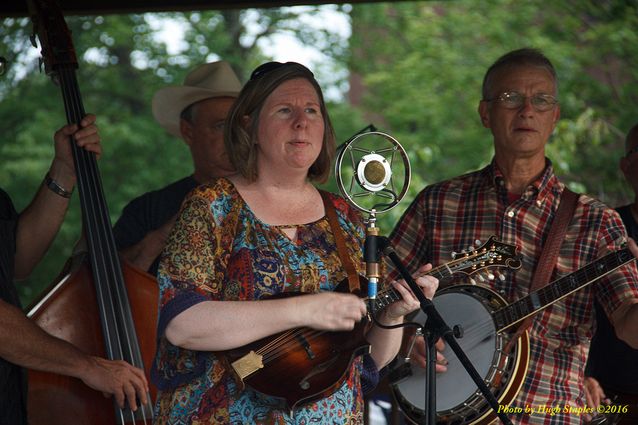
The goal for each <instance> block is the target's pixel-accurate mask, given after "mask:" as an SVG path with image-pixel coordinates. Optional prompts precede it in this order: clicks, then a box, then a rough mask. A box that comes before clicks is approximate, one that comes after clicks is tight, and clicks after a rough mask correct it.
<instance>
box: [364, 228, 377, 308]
mask: <svg viewBox="0 0 638 425" xmlns="http://www.w3.org/2000/svg"><path fill="white" fill-rule="evenodd" d="M378 237H379V228H378V227H374V222H372V223H371V225H370V226H369V227H368V228H367V229H366V240H365V243H364V245H363V258H364V261H365V263H366V278H367V279H368V298H369V299H372V300H374V299H376V297H377V285H378V282H379V277H381V274H380V271H379V257H380V255H379V249H378V245H377V240H378Z"/></svg>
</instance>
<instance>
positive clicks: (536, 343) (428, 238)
mask: <svg viewBox="0 0 638 425" xmlns="http://www.w3.org/2000/svg"><path fill="white" fill-rule="evenodd" d="M564 187H565V186H564V185H563V184H562V183H561V182H560V181H559V180H558V178H557V177H556V176H555V174H554V171H553V167H552V165H551V162H550V161H549V160H547V166H546V167H545V170H544V172H543V174H542V175H541V176H540V177H539V178H538V180H536V181H534V182H533V183H532V184H530V185H529V187H527V189H526V190H525V192H524V193H523V194H522V196H521V197H520V198H519V199H516V200H514V201H513V202H511V203H510V201H509V200H508V193H507V190H506V188H505V184H504V180H503V176H502V174H501V173H500V171H499V170H498V168H497V167H496V165H495V163H494V161H493V162H492V164H490V165H488V166H487V167H485V168H484V169H482V170H480V171H476V172H473V173H469V174H466V175H463V176H460V177H457V178H453V179H451V180H447V181H444V182H441V183H438V184H434V185H431V186H428V187H426V188H425V189H424V190H423V191H422V192H421V193H420V194H419V195H418V196H417V198H416V199H415V200H414V202H413V203H412V204H411V205H410V207H409V208H408V209H407V210H406V212H405V213H404V215H403V217H402V218H401V220H400V221H399V223H398V224H397V226H396V227H395V229H394V231H393V233H392V235H391V237H390V239H391V243H392V244H393V246H394V248H395V250H396V252H397V254H398V255H399V257H400V258H402V259H403V261H404V262H405V264H406V266H407V268H408V269H409V270H410V271H411V272H415V271H416V269H417V268H418V267H419V266H420V265H423V264H425V263H428V262H431V263H432V264H433V265H434V266H437V265H440V264H443V263H446V262H448V261H450V253H451V252H453V251H457V252H458V251H461V250H463V249H467V248H468V247H469V246H472V245H475V243H476V242H475V241H476V240H480V241H482V242H485V241H487V239H488V238H489V237H490V236H491V235H496V236H497V237H498V238H499V239H500V240H501V241H503V242H505V243H509V244H513V245H515V246H517V247H518V249H519V252H520V254H521V257H522V258H521V259H522V262H523V264H522V267H521V268H520V269H519V270H504V269H499V270H496V271H498V272H499V273H501V274H503V275H505V279H504V280H501V279H494V280H493V281H488V282H486V283H485V284H486V285H488V286H489V287H491V288H492V289H493V290H495V291H497V292H498V293H499V294H500V295H501V296H503V297H504V298H505V299H506V300H508V302H512V301H514V300H516V299H518V298H520V297H523V296H525V295H527V293H528V289H529V284H530V281H531V279H532V275H533V272H534V270H535V267H536V263H537V261H538V259H539V256H540V254H541V251H542V248H543V244H544V243H545V240H546V238H547V235H548V233H549V229H550V225H551V223H552V220H553V218H554V216H555V214H556V210H557V208H558V204H559V203H560V196H561V193H562V191H563V188H564ZM625 239H626V232H625V229H624V227H623V224H622V221H621V220H620V218H619V216H618V214H617V213H616V212H615V211H614V210H612V209H610V208H608V207H606V206H605V205H604V204H603V203H601V202H599V201H597V200H594V199H592V198H590V197H588V196H586V195H581V197H580V200H579V202H578V204H577V206H576V210H575V212H574V216H573V217H572V219H571V221H570V223H569V227H568V229H567V233H566V235H565V240H564V241H563V243H562V245H561V248H560V254H559V257H558V263H557V266H556V267H555V269H554V271H553V274H552V278H551V280H550V281H554V280H555V279H556V278H558V277H560V276H563V275H565V274H568V273H571V272H573V271H575V270H577V269H580V268H582V267H583V266H585V265H586V264H588V263H590V262H592V261H594V260H596V259H597V258H599V257H601V256H602V255H604V254H606V253H608V252H609V250H616V249H619V248H620V247H621V244H622V243H623V242H624V241H625ZM391 276H392V277H394V278H396V273H395V272H394V273H393V274H392V275H391ZM637 277H638V274H637V270H636V266H635V263H634V262H631V263H630V264H629V265H625V266H623V267H620V268H619V269H617V270H616V271H614V272H612V273H610V274H608V275H607V276H606V277H604V278H602V279H600V280H598V281H597V282H596V283H595V284H592V285H589V286H586V287H585V288H582V289H581V290H579V291H577V292H575V293H574V294H571V295H569V296H567V297H565V298H563V299H562V300H560V301H558V302H556V303H554V304H553V305H551V306H550V307H548V308H546V309H545V310H543V311H542V312H540V313H538V314H537V315H536V316H535V318H534V320H533V325H532V328H531V329H530V340H531V341H530V343H531V359H530V365H529V368H528V371H527V375H526V378H525V381H524V384H523V387H522V388H521V391H520V392H519V394H518V396H517V398H516V399H515V400H514V401H513V402H512V403H511V406H512V407H515V406H520V407H522V408H525V406H530V407H532V408H535V409H537V408H538V407H539V406H541V405H545V406H546V407H547V408H548V409H550V408H552V407H556V406H558V407H560V408H561V409H563V408H564V407H565V406H566V405H569V406H572V407H583V406H585V393H584V387H583V371H584V365H585V361H586V358H587V352H588V350H589V341H590V339H591V336H592V330H593V327H594V326H595V323H594V319H595V314H594V310H593V308H592V303H593V299H594V298H596V299H598V301H599V302H600V304H601V305H602V306H603V308H604V309H605V311H606V313H607V315H608V316H609V315H610V314H611V312H612V311H614V310H615V309H616V308H617V307H618V306H619V305H620V304H621V303H622V302H623V301H624V300H626V299H628V298H638V285H637V283H636V282H637V280H636V278H637ZM453 283H467V279H463V278H462V277H455V278H452V279H451V280H450V281H446V282H442V285H441V286H443V285H445V286H447V284H453ZM462 373H464V372H462ZM510 417H511V418H512V420H514V422H515V423H525V424H527V423H534V424H541V423H544V424H550V423H551V424H559V423H560V424H580V423H581V420H582V417H580V416H578V415H576V414H574V413H571V414H557V415H554V416H550V415H549V414H540V415H539V414H534V415H529V414H525V413H523V414H520V415H510Z"/></svg>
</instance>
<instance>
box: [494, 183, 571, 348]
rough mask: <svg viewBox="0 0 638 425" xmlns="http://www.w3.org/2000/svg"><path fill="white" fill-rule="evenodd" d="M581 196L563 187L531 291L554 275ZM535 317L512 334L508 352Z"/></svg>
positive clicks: (530, 318)
mask: <svg viewBox="0 0 638 425" xmlns="http://www.w3.org/2000/svg"><path fill="white" fill-rule="evenodd" d="M579 197H580V195H579V194H577V193H574V192H572V191H571V190H569V189H568V188H567V186H565V188H564V189H563V193H562V194H561V197H560V204H559V205H558V211H556V217H554V221H553V222H552V227H551V228H550V229H549V234H548V235H547V240H546V241H545V245H544V246H543V252H542V253H541V256H540V258H539V259H538V263H537V264H536V270H535V271H534V277H533V278H532V281H531V283H530V286H529V293H532V292H534V291H536V290H537V289H540V288H542V287H543V286H545V285H547V284H548V283H549V279H550V277H551V276H552V272H553V271H554V267H555V266H556V261H557V260H558V253H559V251H560V246H561V244H562V242H563V239H565V233H566V232H567V225H568V224H569V220H571V218H572V217H573V216H574V210H575V209H576V204H577V203H578V198H579ZM533 318H534V315H532V316H529V317H527V318H526V319H525V320H523V322H522V323H521V324H520V326H519V327H518V328H517V329H516V332H515V333H514V334H513V335H512V338H511V339H510V341H509V342H508V344H507V346H506V349H505V352H506V353H507V352H509V349H510V348H511V346H512V345H513V344H514V343H515V342H516V341H517V340H518V337H519V336H521V335H522V334H523V332H525V331H526V330H527V329H529V328H530V327H531V326H532V320H533Z"/></svg>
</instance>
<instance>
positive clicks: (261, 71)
mask: <svg viewBox="0 0 638 425" xmlns="http://www.w3.org/2000/svg"><path fill="white" fill-rule="evenodd" d="M284 66H295V67H301V68H304V69H305V70H306V71H307V72H309V73H310V75H312V76H314V74H313V73H312V72H311V71H310V70H309V69H308V68H306V67H305V66H303V65H301V64H300V63H297V62H275V61H273V62H266V63H264V64H261V65H259V66H258V67H257V68H255V70H254V71H253V72H252V74H250V81H254V80H257V79H259V78H261V77H263V76H264V75H266V74H268V73H269V72H271V71H274V70H275V69H279V68H283V67H284Z"/></svg>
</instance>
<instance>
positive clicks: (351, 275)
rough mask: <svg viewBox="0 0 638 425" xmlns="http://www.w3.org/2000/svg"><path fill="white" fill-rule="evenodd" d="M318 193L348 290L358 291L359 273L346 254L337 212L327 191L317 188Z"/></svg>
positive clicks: (346, 249)
mask: <svg viewBox="0 0 638 425" xmlns="http://www.w3.org/2000/svg"><path fill="white" fill-rule="evenodd" d="M319 193H320V194H321V199H322V200H323V206H324V209H325V210H326V216H328V222H329V223H330V228H331V229H332V234H333V235H334V238H335V244H336V245H337V252H338V254H339V259H341V265H342V266H343V268H344V270H345V271H346V273H347V274H348V286H349V288H350V292H359V290H360V289H361V288H360V287H359V273H357V269H356V267H355V266H354V263H353V262H352V259H351V258H350V256H349V255H348V248H347V247H346V240H345V237H344V236H343V231H342V230H341V226H339V220H338V219H337V212H336V211H335V207H334V204H333V203H332V201H331V200H330V197H329V196H328V192H326V191H323V190H319Z"/></svg>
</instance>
